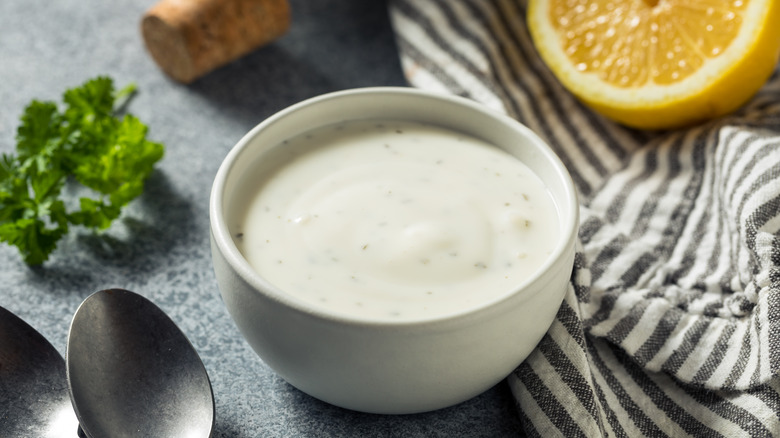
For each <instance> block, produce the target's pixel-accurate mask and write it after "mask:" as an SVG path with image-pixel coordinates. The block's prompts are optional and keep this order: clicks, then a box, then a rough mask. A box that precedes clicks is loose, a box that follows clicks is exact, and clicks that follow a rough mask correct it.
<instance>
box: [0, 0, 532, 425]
mask: <svg viewBox="0 0 780 438" xmlns="http://www.w3.org/2000/svg"><path fill="white" fill-rule="evenodd" d="M153 3H154V2H153V1H152V0H125V1H121V2H107V1H98V0H80V1H76V0H4V1H2V2H0V152H4V153H8V152H11V151H13V148H14V144H15V143H14V136H15V131H16V127H17V126H18V123H19V116H20V115H21V112H22V110H23V109H24V107H25V105H27V103H28V102H29V101H30V100H32V99H39V100H56V101H60V97H61V93H62V91H64V90H65V89H66V88H68V87H72V86H75V85H79V84H81V83H82V82H84V81H85V80H87V79H89V78H92V77H94V76H97V75H108V76H111V77H112V78H114V79H115V81H116V84H117V86H119V87H121V86H123V85H125V84H127V83H129V82H134V83H136V84H137V86H138V89H139V94H138V95H137V96H136V97H135V98H134V99H133V100H132V102H131V104H130V107H129V111H130V112H132V113H133V114H135V115H136V116H138V117H139V118H140V119H141V120H142V121H143V122H144V123H146V124H147V125H148V126H149V128H150V132H149V137H150V138H151V139H152V140H154V141H159V142H162V143H164V144H165V145H166V156H165V158H164V159H163V160H162V161H161V162H160V163H159V164H158V167H157V171H156V172H155V173H154V174H153V175H152V177H151V178H150V180H149V181H148V182H147V188H146V191H145V193H144V194H143V195H142V196H141V197H140V198H138V199H137V200H135V201H134V202H133V203H132V204H131V205H130V206H129V207H128V208H127V209H126V210H125V212H124V213H123V216H122V217H121V218H120V220H118V221H117V222H116V223H115V224H114V225H113V226H112V227H111V228H110V229H109V230H108V231H106V232H105V233H102V234H100V235H95V234H92V233H91V232H89V231H86V230H83V229H73V230H72V232H71V234H70V235H69V236H68V237H67V238H66V239H64V240H63V241H62V242H61V243H60V245H59V248H58V249H57V250H56V251H55V253H54V254H53V255H52V257H51V259H50V260H49V261H48V262H47V263H45V264H44V265H43V266H42V267H36V268H30V267H27V266H26V265H25V264H24V263H23V262H22V261H21V259H20V257H19V255H18V253H17V251H16V249H15V248H11V247H8V246H5V245H1V246H0V305H2V306H3V307H5V308H7V309H8V310H11V311H12V312H14V313H16V314H17V315H19V316H20V317H21V318H23V319H24V320H26V321H27V322H28V323H29V324H30V325H32V326H33V327H35V328H36V329H38V330H39V331H40V332H41V333H42V334H43V335H44V336H46V337H47V338H48V339H49V341H50V342H51V343H52V344H53V345H54V346H55V347H56V348H57V349H58V350H59V351H60V353H61V354H62V355H63V356H64V354H65V341H66V336H67V331H68V325H69V323H70V320H71V317H72V315H73V313H74V312H75V310H76V308H77V306H78V305H79V303H80V302H81V301H82V300H83V299H84V298H86V297H87V296H88V295H90V294H91V293H92V292H95V291H97V290H100V289H106V288H111V287H120V288H125V289H130V290H133V291H135V292H138V293H140V294H142V295H144V296H146V297H147V298H149V299H151V300H152V301H153V302H155V303H156V304H157V305H158V306H160V307H161V308H162V309H163V310H165V311H166V312H167V313H168V315H169V316H170V317H171V318H172V319H173V320H174V321H175V322H176V323H177V324H178V325H179V327H180V328H181V329H182V331H183V332H184V333H185V334H186V335H187V336H188V338H189V339H190V341H191V342H192V343H193V345H194V346H195V348H196V349H197V351H198V353H199V354H200V356H201V358H202V359H203V362H204V364H205V366H206V369H207V371H208V373H209V377H210V379H211V383H212V385H213V390H214V397H215V402H216V427H215V432H214V436H215V437H260V436H318V437H323V436H377V437H379V436H405V437H409V436H459V437H470V436H485V437H500V436H516V435H518V434H520V425H519V419H518V416H517V413H516V411H515V407H514V401H513V399H512V397H511V395H510V393H509V389H508V388H507V386H506V384H505V383H501V384H499V385H497V386H496V387H495V388H493V389H492V390H490V391H488V392H486V393H485V394H483V395H481V396H478V397H476V398H474V399H472V400H469V401H467V402H464V403H462V404H460V405H458V406H454V407H452V408H448V409H443V410H440V411H436V412H431V413H425V414H417V415H406V416H383V415H369V414H362V413H357V412H352V411H348V410H344V409H340V408H337V407H333V406H330V405H328V404H326V403H323V402H320V401H318V400H316V399H313V398H311V397H309V396H307V395H306V394H303V393H302V392H300V391H298V390H296V389H295V388H293V387H292V386H290V385H289V384H287V383H285V382H284V381H283V380H282V379H281V378H279V377H278V376H276V374H274V372H273V371H272V370H270V369H269V368H268V367H267V366H266V365H265V364H264V363H263V362H262V361H261V360H260V359H259V358H258V357H257V355H256V354H255V353H254V352H253V351H252V350H251V348H250V347H249V345H248V344H247V343H246V342H245V341H244V339H243V338H242V337H241V336H240V334H239V333H238V331H237V329H236V328H235V326H234V324H233V322H232V321H231V319H230V317H229V316H228V314H227V312H226V310H225V308H224V306H223V304H222V301H221V298H220V296H219V292H218V290H217V285H216V281H215V278H214V273H213V270H212V265H211V255H210V249H209V220H208V197H209V190H210V187H211V183H212V180H213V178H214V175H215V173H216V171H217V168H218V166H219V164H220V162H221V161H222V159H223V158H224V156H225V155H226V154H227V152H228V150H229V149H230V148H231V147H232V146H233V145H234V144H235V143H236V142H237V141H238V140H239V139H240V138H241V137H242V136H243V135H244V134H245V133H246V132H247V131H249V130H250V129H251V128H252V127H253V126H255V125H256V124H257V123H259V122H260V121H262V120H263V119H264V118H266V117H267V116H269V115H271V114H273V113H274V112H276V111H278V110H280V109H282V108H284V107H286V106H288V105H290V104H293V103H296V102H298V101H301V100H303V99H306V98H309V97H312V96H315V95H318V94H321V93H325V92H329V91H335V90H340V89H346V88H354V87H363V86H377V85H401V86H403V85H406V82H405V80H404V77H403V75H402V72H401V69H400V66H399V62H398V57H397V54H396V48H395V42H394V38H393V34H392V30H391V28H390V24H389V21H388V16H387V10H386V5H385V4H384V2H382V1H363V0H318V1H305V0H291V7H292V11H293V22H292V27H291V29H290V31H289V33H288V34H286V35H285V36H284V37H283V38H281V39H280V40H277V41H276V42H274V43H273V44H271V45H269V46H266V47H264V48H262V49H259V50H257V51H256V52H254V53H252V54H250V55H248V56H246V57H244V58H242V59H240V60H239V61H237V62H234V63H232V64H230V65H228V66H226V67H223V68H221V69H220V70H218V71H216V72H214V73H212V74H209V75H208V76H206V77H203V78H201V79H200V80H198V81H196V82H195V83H193V84H191V85H188V86H184V85H181V84H178V83H176V82H173V81H172V80H170V79H168V78H167V77H166V76H165V75H164V74H163V73H162V72H161V71H160V70H159V69H158V68H157V66H156V65H155V64H154V63H153V61H152V59H151V57H150V56H148V54H147V53H146V51H145V49H144V47H143V43H142V40H141V35H140V31H139V22H140V18H141V15H142V14H143V12H144V11H145V10H146V9H148V8H149V7H151V6H152V4H153ZM0 402H6V401H2V400H0ZM74 436H75V434H74Z"/></svg>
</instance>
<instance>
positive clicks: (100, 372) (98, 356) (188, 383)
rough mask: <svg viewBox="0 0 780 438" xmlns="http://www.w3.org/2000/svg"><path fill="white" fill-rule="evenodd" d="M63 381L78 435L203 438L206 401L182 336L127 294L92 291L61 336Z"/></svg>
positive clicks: (208, 415) (210, 404)
mask: <svg viewBox="0 0 780 438" xmlns="http://www.w3.org/2000/svg"><path fill="white" fill-rule="evenodd" d="M66 365H67V368H66V371H67V381H68V385H69V386H70V393H71V401H72V402H73V407H74V409H75V411H76V416H77V417H78V420H79V423H80V424H81V428H82V429H83V431H84V433H85V435H86V436H87V437H91V438H97V437H101V438H103V437H122V438H124V437H128V438H129V437H141V436H158V437H163V436H176V437H210V436H211V434H212V432H213V428H214V396H213V393H212V389H211V382H210V381H209V378H208V374H207V373H206V369H205V367H204V366H203V363H202V362H201V360H200V357H199V356H198V354H197V352H196V351H195V349H194V348H193V346H192V344H190V342H189V340H188V339H187V337H186V336H185V335H184V334H183V333H182V332H181V330H179V328H178V327H177V326H176V324H175V323H174V322H173V321H172V320H171V319H170V318H169V317H168V316H167V315H166V314H165V313H164V312H163V311H162V310H161V309H160V308H159V307H157V306H156V305H155V304H154V303H152V302H151V301H149V300H147V299H146V298H144V297H142V296H141V295H138V294H136V293H134V292H130V291H127V290H122V289H110V290H103V291H99V292H95V293H94V294H92V295H91V296H89V297H88V298H87V299H85V300H84V301H83V302H82V303H81V306H79V308H78V310H77V311H76V313H75V315H74V316H73V321H72V322H71V326H70V331H69V333H68V344H67V353H66Z"/></svg>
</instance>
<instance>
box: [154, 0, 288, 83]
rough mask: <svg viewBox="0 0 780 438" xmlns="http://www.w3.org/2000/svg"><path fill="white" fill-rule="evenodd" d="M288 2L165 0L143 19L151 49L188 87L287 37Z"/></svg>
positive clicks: (163, 67) (285, 0)
mask: <svg viewBox="0 0 780 438" xmlns="http://www.w3.org/2000/svg"><path fill="white" fill-rule="evenodd" d="M289 27H290V7H289V5H288V3H287V0H161V1H160V2H159V3H157V4H156V5H154V6H152V7H151V8H150V9H149V10H148V11H147V12H146V14H144V16H143V18H142V20H141V33H142V35H143V38H144V42H145V44H146V48H147V50H148V51H149V53H150V54H151V55H152V58H153V59H154V61H155V62H156V63H157V65H159V66H160V68H161V69H162V70H163V71H164V72H165V73H166V74H167V75H169V76H170V77H172V78H173V79H175V80H177V81H179V82H183V83H185V84H187V83H190V82H192V81H194V80H195V79H197V78H199V77H200V76H203V75H204V74H206V73H208V72H210V71H212V70H214V69H216V68H218V67H220V66H223V65H225V64H227V63H229V62H231V61H233V60H236V59H238V58H240V57H242V56H244V55H246V54H248V53H249V52H251V51H253V50H255V49H257V48H259V47H260V46H263V45H265V44H267V43H269V42H271V41H273V40H274V39H276V38H278V37H280V36H281V35H283V34H284V33H285V32H286V31H287V29H288V28H289Z"/></svg>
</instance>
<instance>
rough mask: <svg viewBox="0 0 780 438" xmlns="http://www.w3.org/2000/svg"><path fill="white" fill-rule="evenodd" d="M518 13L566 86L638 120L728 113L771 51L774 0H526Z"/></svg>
mask: <svg viewBox="0 0 780 438" xmlns="http://www.w3.org/2000/svg"><path fill="white" fill-rule="evenodd" d="M527 20H528V28H529V30H530V33H531V36H532V38H533V41H534V45H535V46H536V48H537V50H538V51H539V54H540V55H541V57H542V59H543V60H544V62H545V63H546V64H547V65H548V66H549V68H550V69H551V70H552V72H553V74H554V75H555V76H556V77H557V78H558V79H559V80H560V81H561V83H562V84H563V85H564V86H565V87H566V88H567V89H568V90H569V91H571V92H572V93H573V94H574V95H575V96H577V97H578V98H579V99H580V100H582V101H583V102H585V104H587V105H588V106H590V107H592V108H593V109H595V110H596V111H598V112H600V113H602V114H604V115H605V116H607V117H610V118H612V119H614V120H616V121H618V122H621V123H623V124H626V125H628V126H633V127H637V128H650V129H662V128H674V127H680V126H685V125H690V124H693V123H697V122H701V121H703V120H707V119H711V118H714V117H718V116H722V115H724V114H728V113H729V112H732V111H734V110H735V109H737V108H739V107H740V106H742V105H743V104H744V103H745V102H746V101H748V100H749V99H750V98H751V97H752V96H753V95H754V94H755V93H756V92H757V91H758V89H759V88H761V86H762V85H763V84H764V83H765V82H766V80H767V78H768V77H769V76H770V75H771V74H772V72H773V70H774V68H775V65H776V64H777V60H778V54H779V53H780V0H530V1H529V6H528V16H527Z"/></svg>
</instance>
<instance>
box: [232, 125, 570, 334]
mask: <svg viewBox="0 0 780 438" xmlns="http://www.w3.org/2000/svg"><path fill="white" fill-rule="evenodd" d="M282 147H284V148H289V150H290V151H294V152H295V153H294V154H291V158H290V159H289V160H288V161H287V162H286V163H284V165H282V166H279V168H278V169H276V170H275V172H274V173H273V174H272V175H270V176H269V177H268V178H267V179H265V180H263V182H262V184H260V186H259V187H258V189H257V193H256V196H254V197H253V198H252V200H251V202H249V204H248V206H247V209H246V213H245V215H244V216H243V217H244V222H243V224H240V225H239V226H238V227H237V229H235V230H233V232H234V235H238V234H242V237H241V238H240V239H236V243H237V245H238V246H239V249H240V250H241V252H242V253H243V254H244V257H245V258H246V259H247V261H248V262H249V263H250V265H251V266H252V267H253V268H254V269H255V270H256V271H257V272H258V273H260V274H261V275H262V276H263V277H265V278H266V279H267V280H268V281H269V282H271V283H272V284H274V285H276V286H277V287H279V288H280V289H282V290H284V291H286V292H287V293H289V294H290V295H295V296H298V297H300V298H301V299H304V300H307V301H310V302H311V303H313V305H316V306H321V307H327V308H330V309H331V311H334V312H337V313H341V314H351V315H360V316H362V317H369V318H377V319H391V320H400V319H405V320H410V319H422V318H430V317H436V316H444V315H448V314H452V313H455V312H459V311H461V310H464V309H467V308H470V307H474V306H479V305H480V304H482V303H487V302H490V301H493V300H495V299H497V298H499V297H501V296H504V295H505V294H507V293H509V292H510V291H512V290H513V289H515V288H516V287H517V286H518V285H519V284H521V283H522V282H524V281H525V280H526V279H528V278H529V277H530V276H531V275H533V273H534V272H536V270H537V269H539V267H540V266H541V265H542V264H543V263H544V262H545V260H546V259H547V258H548V257H549V255H550V253H551V252H552V250H553V248H554V247H555V245H556V242H557V240H558V235H559V222H558V217H557V213H556V208H555V205H554V203H553V201H552V198H551V196H550V195H549V193H548V192H547V189H546V188H545V186H544V185H543V183H542V182H541V180H540V179H539V178H538V177H537V176H536V175H535V174H534V173H533V172H532V171H531V170H530V169H529V168H528V167H527V166H525V165H524V164H523V163H521V162H520V161H519V160H517V159H516V158H514V157H512V156H511V155H509V154H507V153H506V152H504V151H502V150H500V149H498V148H495V147H493V146H491V145H489V144H487V143H485V142H483V141H481V140H478V139H475V138H471V137H467V136H464V135H462V134H460V133H457V132H453V131H450V130H447V129H443V128H439V127H435V126H428V125H422V124H415V123H409V122H400V121H382V122H381V123H378V122H376V121H359V122H350V123H340V124H337V125H332V126H326V127H323V128H319V129H316V130H313V131H310V132H307V133H305V134H303V135H300V136H298V137H294V138H291V139H289V140H288V141H286V142H285V144H284V145H283V146H282Z"/></svg>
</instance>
